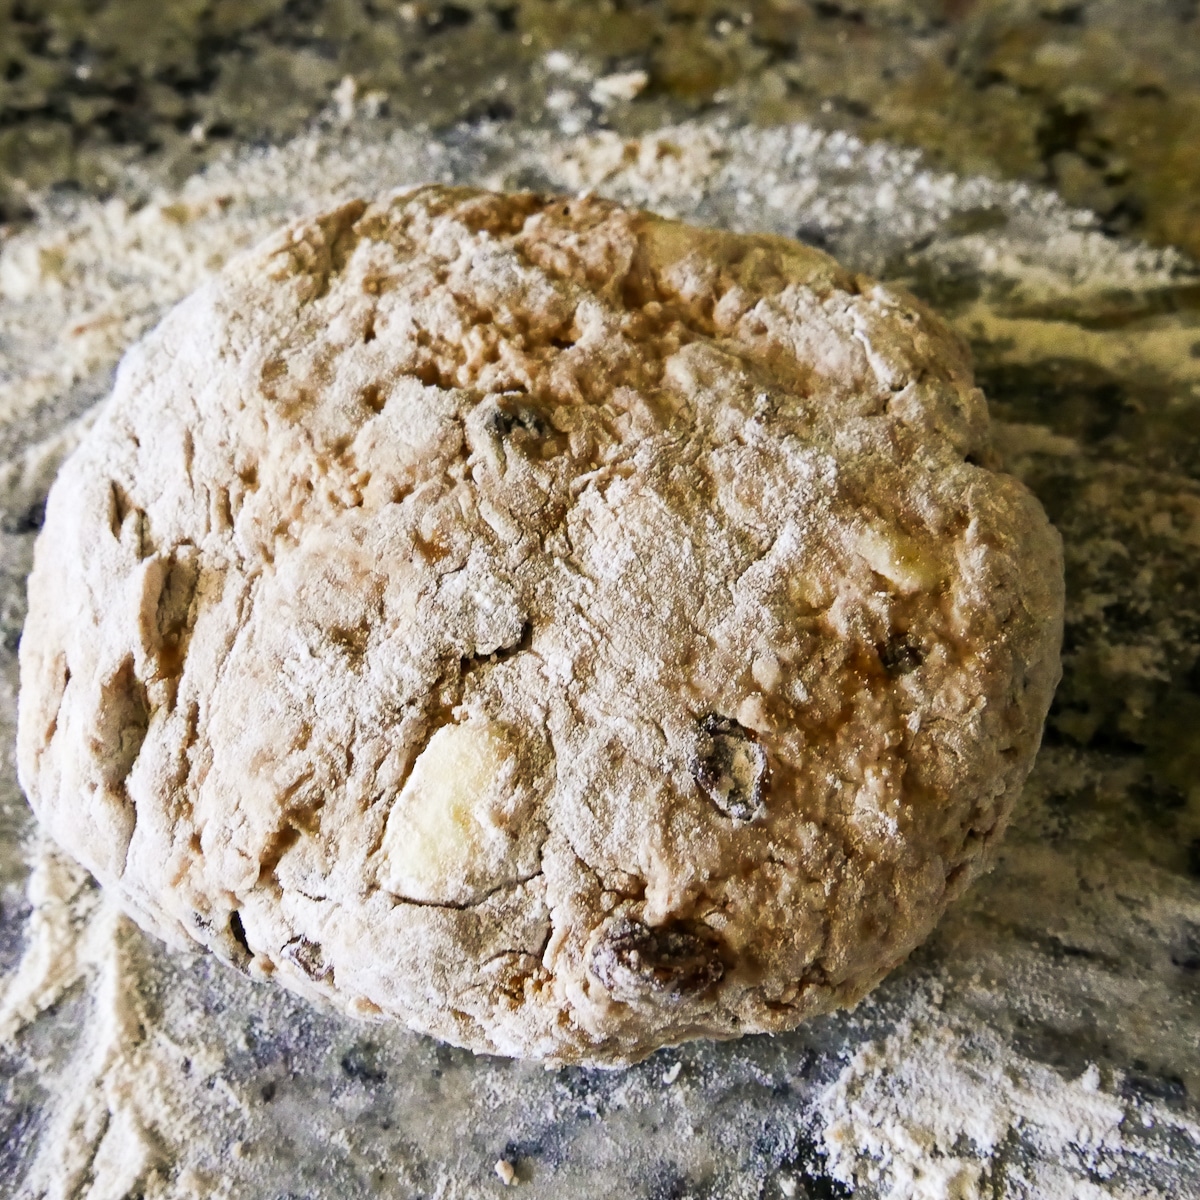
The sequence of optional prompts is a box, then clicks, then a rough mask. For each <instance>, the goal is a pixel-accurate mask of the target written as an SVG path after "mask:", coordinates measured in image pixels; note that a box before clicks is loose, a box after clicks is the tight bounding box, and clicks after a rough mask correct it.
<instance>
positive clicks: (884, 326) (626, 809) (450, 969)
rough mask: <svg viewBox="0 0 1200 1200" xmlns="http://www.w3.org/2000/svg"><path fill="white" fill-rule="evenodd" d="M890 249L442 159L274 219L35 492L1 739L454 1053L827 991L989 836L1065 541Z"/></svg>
mask: <svg viewBox="0 0 1200 1200" xmlns="http://www.w3.org/2000/svg"><path fill="white" fill-rule="evenodd" d="M986 438H987V414H986V409H985V406H984V402H983V399H982V397H981V395H980V393H979V392H978V391H977V390H976V389H975V388H974V387H973V386H972V377H971V372H970V367H969V364H968V361H967V357H966V354H965V352H964V350H963V348H962V347H961V345H960V344H959V342H958V341H957V340H956V339H955V337H954V336H953V335H952V334H951V333H950V332H949V331H948V330H947V329H946V328H945V327H944V326H943V325H942V324H941V323H940V322H939V321H938V320H937V319H936V318H935V317H934V316H932V315H931V314H930V313H929V312H927V311H926V310H925V309H923V308H922V307H921V306H920V305H919V304H918V303H917V302H915V301H914V300H912V299H911V298H910V297H908V296H905V295H903V294H899V293H897V292H896V291H895V290H889V289H888V288H885V287H883V286H880V285H879V284H876V283H874V282H872V281H871V280H867V279H864V278H861V277H856V276H854V275H851V274H849V273H847V272H846V271H844V270H842V269H841V268H840V267H839V266H838V265H837V264H836V263H835V262H833V261H832V260H831V259H830V258H828V257H827V256H826V255H824V254H821V253H819V252H817V251H815V250H812V249H809V248H806V247H804V246H801V245H799V244H796V243H794V242H790V241H787V240H785V239H781V238H777V237H765V236H763V237H759V236H737V235H733V234H729V233H723V232H717V231H713V230H703V229H695V228H691V227H688V226H686V225H682V224H679V223H676V222H672V221H667V220H662V219H659V218H657V217H654V216H651V215H648V214H645V213H638V212H631V211H628V210H626V209H622V208H621V207H619V206H617V205H614V204H612V203H608V202H606V201H603V200H598V199H580V200H563V199H556V198H546V197H538V196H532V195H516V196H499V195H493V194H489V193H485V192H478V191H473V190H463V189H456V190H455V189H447V188H440V187H430V188H424V189H421V190H418V191H415V192H410V193H406V194H400V195H397V196H393V197H388V198H385V199H383V200H381V201H379V202H377V203H365V202H361V201H356V202H353V203H349V204H346V205H345V206H344V207H342V208H340V209H338V210H337V211H334V212H330V213H328V214H326V215H324V216H321V217H318V218H317V219H315V220H311V221H305V222H302V223H300V224H298V225H295V226H293V227H292V228H290V229H288V230H286V231H284V232H283V233H282V234H280V235H279V236H277V237H276V238H274V239H273V240H272V241H270V242H268V243H267V244H265V245H263V246H261V247H259V248H258V249H256V250H255V251H253V252H251V253H249V254H247V255H245V256H243V257H242V258H241V259H240V260H238V261H237V262H236V263H234V264H233V265H232V266H230V267H229V268H228V269H227V270H225V271H224V272H223V273H222V274H221V275H220V276H219V277H218V278H216V279H215V280H213V281H212V282H211V283H210V284H208V285H207V286H205V287H204V288H202V289H201V290H200V291H199V292H198V293H196V294H195V295H193V296H192V297H191V298H190V299H188V300H186V301H185V302H184V303H182V304H180V305H179V306H178V307H177V308H176V309H175V310H174V311H173V312H172V313H171V314H170V315H169V316H168V317H167V318H166V319H165V320H164V321H163V322H162V324H161V325H160V326H159V327H158V329H157V330H155V331H154V333H152V334H151V335H150V336H149V337H147V338H146V339H145V340H144V341H143V342H142V343H141V344H140V345H138V346H136V347H135V348H134V349H133V350H131V351H130V352H129V354H128V355H127V356H126V358H125V360H124V362H123V363H122V365H121V368H120V371H119V374H118V377H117V383H116V387H115V391H114V393H113V395H112V397H111V398H110V400H109V401H108V403H107V405H106V407H105V408H104V410H103V412H102V414H101V416H100V418H99V420H98V422H97V424H96V425H95V427H94V429H93V430H92V432H91V433H90V435H89V436H88V438H87V439H86V441H85V443H84V444H83V445H82V446H81V448H80V449H79V450H78V451H77V452H76V454H75V455H74V456H73V457H72V458H71V459H70V461H69V462H68V464H67V465H66V466H65V467H64V469H63V472H62V474H61V476H60V478H59V479H58V481H57V483H56V484H55V486H54V489H53V491H52V493H51V496H50V500H49V504H48V508H47V515H46V524H45V529H44V532H43V534H42V537H41V540H40V542H39V545H38V548H37V559H36V566H35V569H34V572H33V576H32V578H31V581H30V585H29V596H30V616H29V620H28V624H27V626H26V629H25V633H24V637H23V639H22V642H21V675H22V691H21V698H20V736H19V758H20V770H21V776H22V780H23V783H24V786H25V788H26V790H27V792H28V795H29V798H30V800H31V802H32V804H33V806H34V808H35V809H36V810H37V812H38V815H39V816H40V818H41V820H42V821H43V822H44V823H45V824H46V826H48V827H49V829H50V831H51V832H52V833H53V835H54V836H55V837H56V838H57V840H58V841H59V842H61V844H62V845H63V846H64V847H66V848H67V849H68V850H69V851H70V852H71V853H72V854H74V855H75V856H76V857H78V858H79V859H80V860H81V861H82V862H83V863H85V864H86V865H87V866H88V867H89V868H90V869H91V870H92V871H93V872H94V873H95V874H96V876H97V877H98V878H99V879H100V880H101V882H102V883H103V884H104V885H105V886H106V887H109V888H112V889H115V891H116V892H117V893H118V894H119V895H120V896H121V897H122V899H123V902H124V903H125V905H126V906H127V907H128V909H129V911H130V912H131V913H132V914H133V915H134V916H135V917H136V919H137V920H138V921H139V922H140V923H141V924H142V925H144V926H145V927H146V928H147V929H150V930H152V931H154V932H156V933H158V934H159V935H161V936H162V937H164V938H166V939H168V940H169V941H171V942H174V943H176V944H187V943H188V941H189V939H193V940H195V941H199V942H201V943H203V944H204V945H206V946H208V947H209V948H211V949H212V950H213V951H214V952H215V953H216V954H218V955H219V956H220V957H221V958H223V959H225V960H227V961H229V962H232V963H234V964H237V965H239V966H241V967H243V968H245V969H248V970H249V971H251V972H252V973H256V974H258V975H262V976H269V977H272V978H274V979H277V980H278V981H280V982H281V983H283V984H285V985H286V986H288V987H290V988H293V989H295V990H296V991H298V992H301V993H303V994H305V995H308V996H310V997H313V998H320V999H324V1000H326V1001H328V1002H331V1003H332V1004H334V1005H336V1006H338V1007H339V1008H341V1009H344V1010H346V1011H348V1012H350V1013H353V1014H355V1015H359V1016H383V1015H387V1016H394V1017H398V1018H400V1019H401V1020H403V1021H404V1022H406V1023H407V1024H409V1025H410V1026H412V1027H413V1028H415V1029H419V1030H423V1031H425V1032H428V1033H431V1034H434V1035H435V1036H437V1037H440V1038H444V1039H446V1040H448V1041H451V1042H455V1043H458V1044H460V1045H465V1046H470V1047H473V1048H475V1049H477V1050H481V1051H490V1052H495V1053H500V1054H508V1055H520V1056H536V1057H544V1058H549V1059H555V1060H559V1061H563V1062H578V1063H603V1064H616V1063H625V1062H631V1061H634V1060H636V1059H638V1058H640V1057H643V1056H645V1055H646V1054H648V1053H650V1052H651V1051H653V1050H654V1049H655V1048H657V1047H659V1046H661V1045H664V1044H669V1043H674V1042H679V1041H682V1040H685V1039H689V1038H695V1037H729V1036H735V1035H738V1034H741V1033H747V1032H752V1031H759V1030H782V1029H787V1028H789V1027H791V1026H794V1025H795V1024H796V1023H797V1022H799V1021H801V1020H802V1019H804V1018H805V1017H808V1016H810V1015H812V1014H815V1013H819V1012H823V1011H826V1010H829V1009H831V1008H833V1007H835V1006H838V1005H845V1004H849V1003H853V1002H854V1001H856V1000H857V999H858V998H859V997H861V996H862V995H863V994H864V993H865V992H866V991H867V990H868V989H870V988H871V987H872V986H873V985H874V984H875V983H876V982H877V981H878V980H879V979H881V978H882V977H883V975H884V974H885V973H886V972H887V971H889V970H890V969H891V968H893V967H894V966H895V965H896V964H897V963H899V962H900V961H901V960H902V959H903V958H904V957H905V955H907V954H908V953H909V951H910V950H912V948H913V947H914V946H915V945H917V944H918V943H919V942H920V941H921V940H922V939H923V938H924V937H925V936H926V935H927V934H928V933H929V931H930V929H931V928H932V926H933V924H934V922H935V921H936V920H937V918H938V916H939V915H940V913H941V912H942V910H943V908H944V907H945V905H946V904H947V902H948V901H950V900H951V899H952V898H953V897H954V896H956V895H957V894H958V893H960V892H961V891H962V890H963V889H964V888H965V887H966V885H967V884H968V882H969V881H970V880H971V878H972V877H974V876H975V875H976V874H978V872H979V871H980V870H981V869H982V868H983V867H984V865H985V863H986V860H987V858H988V852H989V850H990V848H991V847H992V845H993V844H994V843H995V840H996V839H997V837H998V836H999V835H1000V833H1001V831H1002V829H1003V827H1004V825H1005V822H1006V821H1007V819H1008V817H1009V814H1010V811H1011V808H1012V805H1013V802H1014V800H1015V798H1016V796H1017V793H1018V791H1019V789H1020V786H1021V784H1022V781H1023V780H1024V778H1025V776H1026V774H1027V772H1028V770H1029V768H1030V765H1031V762H1032V760H1033V756H1034V754H1035V751H1036V748H1037V745H1038V740H1039V737H1040V730H1041V724H1042V720H1043V718H1044V716H1045V712H1046V709H1047V707H1048V705H1049V702H1050V697H1051V693H1052V691H1053V688H1054V685H1055V683H1056V681H1057V678H1058V671H1059V668H1058V649H1059V640H1060V635H1061V615H1062V557H1061V548H1060V544H1059V539H1058V537H1057V535H1056V534H1055V532H1054V531H1053V529H1052V528H1051V527H1050V526H1049V524H1048V523H1047V521H1046V518H1045V516H1044V514H1043V512H1042V510H1041V508H1040V507H1039V505H1038V504H1037V502H1036V501H1035V500H1034V499H1033V497H1032V496H1031V495H1030V494H1029V493H1028V492H1027V491H1026V490H1025V489H1024V488H1023V487H1022V486H1021V485H1020V484H1018V483H1017V482H1016V481H1014V480H1013V479H1011V478H1009V477H1007V476H1005V475H1002V474H997V473H994V472H992V471H990V470H987V469H986V468H985V467H984V466H981V465H978V463H977V461H974V460H977V459H978V458H979V457H980V456H981V455H983V456H986V445H985V444H986Z"/></svg>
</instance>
